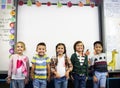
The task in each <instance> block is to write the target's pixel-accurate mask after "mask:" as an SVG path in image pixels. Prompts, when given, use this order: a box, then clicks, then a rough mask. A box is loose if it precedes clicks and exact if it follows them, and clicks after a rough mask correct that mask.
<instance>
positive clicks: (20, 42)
mask: <svg viewBox="0 0 120 88" xmlns="http://www.w3.org/2000/svg"><path fill="white" fill-rule="evenodd" d="M18 44H21V45H22V46H23V48H24V50H26V46H25V43H24V42H22V41H18V42H17V43H16V45H15V49H14V51H15V53H16V48H17V45H18Z"/></svg>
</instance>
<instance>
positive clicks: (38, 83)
mask: <svg viewBox="0 0 120 88" xmlns="http://www.w3.org/2000/svg"><path fill="white" fill-rule="evenodd" d="M46 86H47V81H46V80H40V79H34V80H33V88H46Z"/></svg>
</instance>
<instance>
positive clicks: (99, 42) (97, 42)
mask: <svg viewBox="0 0 120 88" xmlns="http://www.w3.org/2000/svg"><path fill="white" fill-rule="evenodd" d="M96 44H100V45H101V46H102V47H103V43H102V42H101V41H96V42H94V44H93V45H94V47H95V45H96Z"/></svg>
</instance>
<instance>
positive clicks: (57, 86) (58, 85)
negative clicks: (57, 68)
mask: <svg viewBox="0 0 120 88" xmlns="http://www.w3.org/2000/svg"><path fill="white" fill-rule="evenodd" d="M54 84H55V88H61V82H60V81H59V80H58V79H55V80H54Z"/></svg>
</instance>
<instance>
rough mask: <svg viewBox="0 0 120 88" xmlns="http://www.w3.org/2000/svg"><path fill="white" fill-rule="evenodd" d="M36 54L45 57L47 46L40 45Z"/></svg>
mask: <svg viewBox="0 0 120 88" xmlns="http://www.w3.org/2000/svg"><path fill="white" fill-rule="evenodd" d="M36 52H37V53H38V55H39V56H44V55H45V52H46V46H44V45H38V46H37V49H36Z"/></svg>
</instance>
